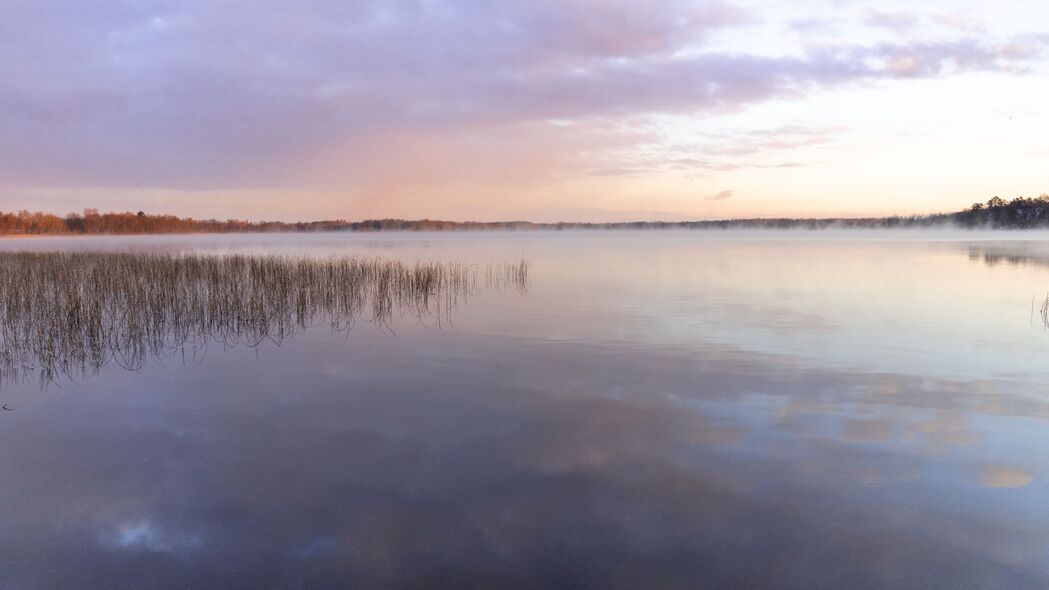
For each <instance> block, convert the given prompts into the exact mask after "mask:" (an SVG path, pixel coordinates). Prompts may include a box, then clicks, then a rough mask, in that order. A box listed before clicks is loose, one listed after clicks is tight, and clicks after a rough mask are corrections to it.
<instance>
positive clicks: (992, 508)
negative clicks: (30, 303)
mask: <svg viewBox="0 0 1049 590" xmlns="http://www.w3.org/2000/svg"><path fill="white" fill-rule="evenodd" d="M821 235H822V234H821ZM863 235H865V236H866V235H869V234H863ZM879 235H880V234H879ZM244 239H248V238H244ZM250 239H251V240H258V241H264V240H267V239H269V240H273V241H272V242H266V243H261V244H260V243H257V242H251V245H250V246H248V245H244V244H243V243H241V242H237V241H235V240H233V239H232V238H229V239H226V240H225V241H220V240H218V238H215V240H214V241H213V242H207V245H206V246H202V248H204V249H205V250H207V251H208V252H209V254H223V255H227V254H230V253H238V254H253V253H255V252H254V250H261V251H266V252H273V251H280V250H281V249H282V248H288V249H293V248H301V249H303V250H304V251H305V250H308V249H310V248H314V249H315V250H314V251H313V252H312V254H311V257H313V258H315V259H319V260H324V259H326V258H328V257H330V256H331V255H333V254H336V255H340V256H342V255H347V254H352V255H353V256H355V257H358V258H361V257H363V258H368V257H369V256H370V255H373V254H374V253H375V251H376V250H380V251H381V252H382V253H383V255H384V257H386V256H390V257H397V258H398V259H401V260H417V259H420V258H425V259H434V260H438V259H441V260H463V261H467V262H469V263H470V264H472V265H476V264H481V263H483V261H485V260H487V259H489V258H495V259H497V260H498V259H505V260H512V259H516V258H517V257H521V256H525V257H527V258H528V259H529V260H531V261H532V265H531V266H530V267H529V285H528V292H529V296H528V297H487V296H484V295H483V294H482V295H479V296H478V297H476V298H472V299H471V304H470V305H468V306H462V307H461V308H460V309H459V310H458V311H457V313H456V329H455V330H443V331H435V330H431V329H427V328H426V327H425V326H420V325H419V324H418V323H416V322H404V325H400V324H399V325H398V329H397V337H396V338H393V337H389V336H388V335H386V334H384V333H381V332H380V331H378V330H363V331H357V332H355V337H353V338H350V339H349V340H344V339H343V338H342V336H341V335H340V334H333V333H332V331H331V329H330V327H329V326H328V325H326V323H325V322H323V321H322V322H319V325H317V326H313V327H310V326H307V327H306V328H305V329H299V331H298V332H296V334H297V335H296V337H295V338H294V339H292V340H291V341H290V342H286V343H285V345H284V346H282V347H280V348H279V349H277V348H276V347H275V346H273V345H272V344H271V343H269V341H267V340H264V341H263V342H262V343H261V344H259V346H258V347H256V348H254V349H251V348H246V347H239V348H235V349H231V350H230V351H228V352H227V353H225V354H222V355H208V356H207V357H206V358H205V359H203V360H202V361H201V362H199V363H188V364H186V365H182V364H181V363H172V365H173V366H165V364H163V363H146V365H145V366H143V367H142V369H141V370H140V371H139V372H137V373H129V372H124V371H119V370H106V369H103V370H101V371H100V372H99V374H98V375H97V376H96V377H95V378H93V379H91V380H88V381H85V382H84V383H83V384H82V385H76V386H70V387H67V388H64V389H62V388H55V387H51V388H47V389H45V390H43V391H41V390H40V389H38V388H36V387H34V386H32V384H15V385H14V386H12V387H10V388H9V389H8V390H7V391H5V396H4V399H5V401H6V402H9V403H10V404H11V407H14V408H16V410H17V411H15V412H10V413H5V414H2V415H0V477H2V485H0V587H2V588H7V587H11V588H23V587H25V588H65V587H87V588H107V589H108V588H142V587H151V588H166V587H171V588H179V587H251V588H289V587H291V588H330V587H361V588H371V587H375V588H409V587H500V588H535V587H550V586H553V587H572V588H639V587H643V588H704V587H706V588H721V587H741V588H759V589H760V588H806V589H809V588H817V589H818V588H835V589H837V588H915V589H917V588H921V589H923V590H925V589H929V588H952V589H953V588H959V587H964V588H1021V589H1026V588H1032V589H1035V588H1037V589H1044V588H1046V587H1049V504H1046V502H1045V498H1046V497H1047V494H1049V460H1047V458H1049V434H1047V432H1049V429H1047V428H1046V426H1047V425H1049V396H1047V395H1046V391H1049V372H1047V370H1046V364H1045V361H1046V359H1047V358H1049V339H1047V338H1045V335H1044V334H1043V333H1042V331H1041V327H1040V326H1038V327H1037V329H1031V327H1030V325H1029V306H1030V296H1031V293H1032V292H1034V291H1036V290H1038V289H1043V290H1044V286H1045V285H1046V279H1047V278H1049V274H1047V273H1046V270H1045V269H1044V268H1041V267H1038V266H1035V265H1010V264H1000V265H996V266H987V265H985V264H983V263H982V260H981V261H980V263H979V264H973V263H972V262H971V261H970V258H969V256H968V254H969V250H970V247H972V246H974V245H973V244H971V243H969V242H964V241H952V242H937V241H926V242H920V241H918V240H916V239H915V240H912V241H910V242H900V243H895V242H890V241H885V240H882V241H880V242H879V241H875V240H870V239H866V238H863V239H855V240H852V239H850V240H844V239H835V240H822V241H821V240H820V239H801V238H800V237H789V238H783V239H770V238H767V237H763V238H762V239H750V238H743V237H733V236H732V235H729V234H726V235H724V236H721V237H719V238H718V239H713V238H710V237H703V236H698V237H697V236H693V235H691V234H690V235H688V236H683V235H678V234H659V235H652V234H646V235H644V236H634V235H629V236H626V235H619V234H616V235H612V236H608V235H604V234H602V235H601V237H597V236H596V235H595V236H591V237H585V238H582V237H579V236H576V237H570V236H569V237H565V236H524V237H520V236H516V235H514V236H506V235H502V236H498V237H489V236H487V235H485V236H476V235H466V236H441V237H418V236H413V237H412V238H411V239H401V238H396V237H386V238H382V237H379V238H374V239H375V240H379V242H381V241H382V240H387V241H386V242H382V243H377V244H374V245H373V244H372V242H371V241H370V240H372V239H373V238H369V242H367V243H364V242H361V243H358V242H353V241H352V240H350V241H337V240H336V239H335V238H324V237H318V238H312V237H311V238H310V239H311V240H314V239H316V240H317V241H316V242H313V241H311V242H310V245H309V246H308V247H307V246H304V245H303V243H302V242H298V241H296V242H294V243H290V244H289V243H285V242H283V241H281V240H283V239H285V238H267V237H251V238H250ZM294 239H295V240H304V239H305V238H294ZM136 243H137V242H136ZM101 244H103V245H104V246H105V247H107V248H112V247H113V245H112V243H111V242H108V241H107V242H101ZM151 244H152V245H151V246H150V247H151V248H152V249H154V250H157V251H165V252H172V251H173V252H177V253H185V252H186V251H187V250H191V249H192V248H191V247H190V244H192V242H191V241H188V240H186V241H177V243H176V242H173V243H171V244H168V245H165V246H164V247H163V248H161V247H160V246H158V245H157V244H154V243H151ZM9 247H13V246H9ZM19 247H28V246H24V245H19ZM1024 247H1027V246H1024ZM1030 247H1031V249H1037V248H1040V247H1042V246H1036V245H1033V244H1032V245H1031V246H1030ZM369 309H370V307H368V306H365V308H364V310H363V311H364V313H365V315H368V310H369ZM55 564H60V565H58V566H56V565H55Z"/></svg>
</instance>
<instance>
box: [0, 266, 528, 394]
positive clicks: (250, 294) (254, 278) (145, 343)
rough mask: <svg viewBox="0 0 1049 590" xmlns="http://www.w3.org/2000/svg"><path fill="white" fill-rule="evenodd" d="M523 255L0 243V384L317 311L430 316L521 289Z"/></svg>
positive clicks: (343, 316)
mask: <svg viewBox="0 0 1049 590" xmlns="http://www.w3.org/2000/svg"><path fill="white" fill-rule="evenodd" d="M527 278H528V265H527V263H525V262H524V261H519V262H516V263H513V264H504V265H499V266H488V267H486V268H475V267H470V266H466V265H461V264H454V263H437V262H433V263H418V262H417V263H415V264H414V265H411V264H406V263H403V262H400V261H396V260H386V261H381V260H377V259H367V260H358V259H352V258H341V259H327V260H315V259H308V258H288V257H277V256H268V257H263V256H242V255H232V256H197V255H182V256H174V255H170V254H113V253H108V254H103V253H61V252H51V253H32V252H29V253H2V254H0V386H2V385H3V384H4V383H5V382H6V381H10V380H12V379H15V380H17V379H19V378H22V377H24V376H25V375H27V374H30V373H34V372H35V373H37V374H38V375H39V378H40V381H41V383H42V384H44V383H48V382H50V381H53V380H54V379H56V378H58V377H62V376H64V377H70V378H72V377H77V376H80V375H82V374H84V373H86V372H97V371H98V369H100V368H101V367H102V366H103V365H105V364H107V363H110V362H113V363H115V364H117V365H119V366H121V367H123V368H125V369H129V370H137V369H140V368H142V366H143V364H144V363H145V362H146V361H147V359H149V358H154V359H157V358H162V357H165V356H169V355H171V354H174V353H180V354H181V355H182V357H183V358H184V359H185V357H186V356H187V353H188V355H189V356H190V357H194V358H195V357H196V356H197V355H198V353H200V352H201V351H202V350H203V349H204V348H206V347H207V345H208V344H209V343H211V342H218V343H221V344H222V345H223V346H225V347H230V346H237V345H247V346H251V347H254V346H258V345H259V344H260V343H261V342H263V341H269V342H272V343H273V344H276V345H280V343H281V342H283V341H284V340H285V339H286V338H289V337H291V336H292V335H294V334H295V333H296V332H298V331H301V330H303V329H305V328H306V327H307V326H311V325H313V324H315V323H316V322H318V321H323V322H324V323H327V324H328V325H329V326H330V327H331V329H332V330H333V331H337V332H341V331H345V330H348V329H349V328H350V327H351V326H352V325H353V324H354V323H355V322H356V321H357V319H358V318H360V317H361V316H362V313H364V311H365V310H366V309H367V311H369V312H370V317H369V316H367V315H365V316H364V317H365V319H367V320H368V321H371V322H375V323H378V324H383V325H386V324H388V323H389V321H390V319H391V318H392V317H393V316H394V315H395V314H398V313H402V314H403V313H405V312H407V313H410V314H412V315H413V316H414V317H416V318H418V319H420V320H422V319H433V320H434V321H436V322H437V323H438V324H439V323H440V322H441V320H442V318H444V317H447V315H448V314H450V313H451V310H452V309H453V307H454V306H455V305H456V304H457V303H458V302H459V301H460V299H464V298H465V297H467V296H469V295H471V294H475V293H477V292H478V291H480V290H481V289H484V288H488V287H497V288H512V289H516V290H518V291H523V290H524V288H525V286H526V283H527Z"/></svg>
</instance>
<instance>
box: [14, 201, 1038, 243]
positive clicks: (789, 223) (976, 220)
mask: <svg viewBox="0 0 1049 590" xmlns="http://www.w3.org/2000/svg"><path fill="white" fill-rule="evenodd" d="M932 226H953V227H961V228H991V229H1026V228H1037V227H1041V228H1049V195H1046V194H1043V195H1041V196H1040V197H1037V198H1034V199H1028V198H1024V197H1017V198H1015V199H1013V200H1011V201H1006V200H1004V199H1001V198H999V197H994V198H992V199H990V200H988V201H987V203H974V204H973V205H972V206H971V207H969V208H967V209H964V210H962V211H958V212H955V213H935V214H931V215H911V216H892V217H858V218H857V217H836V218H824V219H811V218H809V219H806V218H789V217H781V218H764V217H762V218H751V219H723V220H715V221H630V222H617V223H573V222H559V223H533V222H530V221H490V222H483V221H437V220H431V219H422V220H405V219H369V220H365V221H346V220H343V219H336V220H330V221H305V222H296V223H287V222H282V221H241V220H237V219H228V220H225V221H222V220H217V219H190V218H182V217H175V216H174V215H148V214H146V213H144V212H142V211H139V212H138V213H131V212H126V213H100V212H99V211H98V210H97V209H85V210H84V212H83V213H82V214H81V213H70V214H69V215H66V216H65V217H59V216H58V215H53V214H50V213H40V212H30V211H19V212H17V213H4V212H0V235H64V234H177V233H242V232H315V231H358V232H370V231H464V230H537V229H553V230H571V229H586V230H593V229H829V228H844V229H848V228H869V229H876V228H908V227H915V228H920V227H932Z"/></svg>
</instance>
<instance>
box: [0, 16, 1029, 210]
mask: <svg viewBox="0 0 1049 590" xmlns="http://www.w3.org/2000/svg"><path fill="white" fill-rule="evenodd" d="M880 18H881V20H884V18H885V17H884V16H883V17H880ZM756 21H757V18H756V16H755V15H753V14H751V13H748V12H747V11H746V10H744V9H741V8H738V7H736V6H734V5H732V4H729V3H726V2H718V1H707V2H698V3H697V2H688V1H684V0H680V1H676V0H665V1H654V2H644V3H638V2H631V1H626V0H623V1H613V2H606V3H600V4H595V3H592V2H589V1H585V0H558V1H555V0H540V1H537V2H530V3H492V2H485V1H481V0H465V1H460V2H451V1H448V0H444V1H442V0H434V1H432V2H425V3H417V2H405V1H395V0H363V1H361V2H353V3H340V2H331V1H330V0H305V1H304V2H302V3H300V4H299V5H298V7H297V9H296V10H295V11H294V12H289V11H288V10H286V8H285V7H284V6H283V5H281V4H279V3H272V2H254V1H253V2H248V1H247V0H236V1H232V2H224V3H213V2H204V1H203V0H188V1H186V2H177V3H171V2H162V1H160V0H148V1H144V2H136V3H117V4H105V5H92V6H90V7H85V5H84V4H83V3H80V2H75V1H73V0H41V1H33V2H31V1H28V0H12V1H10V2H5V3H4V6H3V8H0V52H2V53H3V55H4V56H5V59H4V60H2V61H0V80H2V82H0V84H2V88H0V129H3V130H4V133H3V134H2V135H0V185H8V186H19V187H41V186H46V187H62V186H69V187H85V186H90V187H111V188H123V189H128V188H134V189H145V188H149V189H170V190H183V191H203V190H250V189H262V188H266V189H289V190H291V189H294V190H318V191H321V190H324V191H332V192H339V193H340V194H358V193H370V194H375V195H380V194H381V195H390V194H393V192H395V191H394V189H397V190H400V189H401V188H402V187H404V186H405V184H404V183H407V184H408V185H410V186H432V184H433V183H442V185H443V186H456V185H457V184H461V183H472V184H485V183H513V182H522V181H528V179H529V178H544V179H549V178H558V177H571V176H573V175H576V176H579V175H585V174H587V173H588V171H594V170H609V171H614V170H631V169H633V167H628V166H620V165H617V164H615V163H614V162H607V161H605V160H607V159H608V157H609V155H615V154H616V153H617V152H618V151H622V150H629V149H630V146H631V145H635V146H636V145H639V144H640V143H644V142H645V141H647V140H646V138H645V137H644V135H645V134H644V132H643V131H638V130H636V129H635V130H625V131H624V130H622V129H620V130H615V131H611V132H610V131H609V129H611V128H614V127H615V125H616V124H626V125H630V124H634V123H637V122H643V121H644V120H645V119H646V118H647V117H651V116H654V115H661V116H662V115H696V114H706V113H724V112H734V111H738V110H740V109H742V108H744V107H746V106H748V105H753V104H756V103H761V102H765V101H771V100H776V99H780V98H795V99H796V98H799V97H803V96H805V95H806V94H807V93H810V92H813V91H816V90H819V89H823V88H832V87H836V86H840V85H846V84H853V83H865V82H872V81H891V80H894V79H903V78H921V77H925V78H932V77H937V76H943V75H949V74H952V73H955V72H961V71H1001V72H1015V71H1022V70H1023V69H1024V68H1025V67H1028V66H1029V65H1030V64H1031V63H1033V62H1034V61H1035V60H1037V59H1040V57H1041V56H1042V53H1043V51H1044V47H1045V41H1044V38H1040V37H1027V38H1011V39H1004V40H998V41H996V40H994V39H992V38H986V37H985V36H981V37H980V38H976V37H964V36H963V37H960V38H954V39H950V40H939V39H937V40H931V41H924V40H906V41H900V42H898V43H892V44H880V45H863V44H855V45H833V46H816V47H808V48H807V49H806V50H805V51H804V52H801V53H783V54H776V53H773V52H769V51H763V50H760V49H761V48H758V47H755V48H749V49H748V48H746V47H743V48H742V49H736V48H732V49H727V48H724V46H723V45H719V44H717V43H715V42H714V41H713V39H714V38H715V37H717V36H718V35H725V34H729V33H732V32H733V31H735V30H737V29H740V28H741V27H748V26H751V25H752V24H753V23H755V22H756ZM565 123H567V125H566V124H565ZM540 140H541V141H540ZM631 142H633V143H631ZM725 149H731V148H725ZM736 149H737V150H739V151H740V155H741V157H742V153H743V152H745V151H746V150H748V149H753V147H751V146H747V145H740V146H737V148H736ZM477 162H480V163H481V164H483V165H477V164H476V163H477ZM757 164H758V165H769V163H768V162H759V163H757ZM725 165H726V164H725V163H723V162H718V163H716V164H715V166H714V168H715V169H718V168H719V167H722V166H725ZM728 165H730V166H740V165H747V164H741V163H732V164H728ZM515 171H520V172H515ZM525 173H528V174H525ZM593 173H594V172H591V174H593Z"/></svg>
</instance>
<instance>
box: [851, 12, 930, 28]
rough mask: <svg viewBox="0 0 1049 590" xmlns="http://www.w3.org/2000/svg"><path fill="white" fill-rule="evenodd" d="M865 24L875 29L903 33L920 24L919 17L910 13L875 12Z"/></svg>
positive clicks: (868, 17)
mask: <svg viewBox="0 0 1049 590" xmlns="http://www.w3.org/2000/svg"><path fill="white" fill-rule="evenodd" d="M864 22H866V23H867V24H868V25H871V26H874V27H880V28H884V29H888V30H890V31H894V32H903V31H907V30H909V29H912V28H914V27H915V26H916V25H917V24H918V17H917V15H915V14H912V13H910V12H880V11H875V12H872V13H870V14H869V15H868V16H867V18H866V19H865V21H864Z"/></svg>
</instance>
